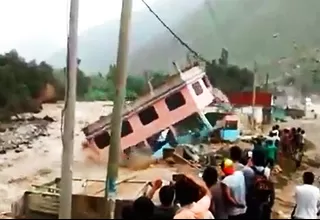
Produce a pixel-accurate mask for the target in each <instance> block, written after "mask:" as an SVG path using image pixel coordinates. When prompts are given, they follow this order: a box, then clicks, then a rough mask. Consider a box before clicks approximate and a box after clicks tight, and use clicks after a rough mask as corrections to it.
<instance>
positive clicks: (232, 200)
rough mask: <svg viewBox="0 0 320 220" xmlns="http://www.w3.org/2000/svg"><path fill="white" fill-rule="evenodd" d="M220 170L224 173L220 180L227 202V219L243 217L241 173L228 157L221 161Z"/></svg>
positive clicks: (242, 180)
mask: <svg viewBox="0 0 320 220" xmlns="http://www.w3.org/2000/svg"><path fill="white" fill-rule="evenodd" d="M221 170H222V172H223V173H224V174H225V177H224V178H223V180H222V191H223V195H224V197H225V199H226V201H227V204H228V219H243V218H245V215H246V211H247V206H246V185H245V179H244V176H243V173H242V171H236V170H235V167H234V165H233V162H232V160H230V159H226V160H224V161H223V162H222V163H221Z"/></svg>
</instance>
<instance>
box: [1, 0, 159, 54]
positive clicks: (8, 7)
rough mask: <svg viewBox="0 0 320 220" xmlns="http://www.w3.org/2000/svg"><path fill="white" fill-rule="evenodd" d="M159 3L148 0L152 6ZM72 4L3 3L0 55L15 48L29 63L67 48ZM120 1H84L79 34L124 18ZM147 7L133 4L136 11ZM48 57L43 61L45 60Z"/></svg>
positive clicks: (55, 0)
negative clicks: (121, 13)
mask: <svg viewBox="0 0 320 220" xmlns="http://www.w3.org/2000/svg"><path fill="white" fill-rule="evenodd" d="M153 1H155V0H148V1H147V2H148V3H152V2H153ZM69 2H70V0H0V24H1V25H0V28H1V34H0V53H3V52H5V51H9V50H11V49H12V48H15V49H17V50H18V52H19V53H20V54H21V55H23V56H25V57H26V58H27V59H32V58H38V59H40V58H41V56H44V54H48V55H49V54H50V53H52V52H54V51H55V50H57V48H59V47H64V45H65V44H66V36H67V22H68V16H69V15H68V10H69ZM121 2H122V1H120V0H80V12H79V33H81V32H82V31H85V30H87V29H88V28H90V27H92V26H95V25H100V24H102V23H104V22H105V21H108V20H112V19H117V18H119V17H120V10H121ZM144 7H145V6H144V5H143V3H142V2H141V0H133V10H134V11H138V10H141V9H142V8H144ZM44 58H45V57H42V59H44Z"/></svg>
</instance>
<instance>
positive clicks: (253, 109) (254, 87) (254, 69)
mask: <svg viewBox="0 0 320 220" xmlns="http://www.w3.org/2000/svg"><path fill="white" fill-rule="evenodd" d="M257 71H258V65H257V62H256V61H254V67H253V82H252V129H253V130H254V131H255V130H256V127H255V105H256V87H257V86H256V83H257V82H256V76H257Z"/></svg>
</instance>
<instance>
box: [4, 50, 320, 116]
mask: <svg viewBox="0 0 320 220" xmlns="http://www.w3.org/2000/svg"><path fill="white" fill-rule="evenodd" d="M314 53H316V52H314ZM314 53H312V54H314ZM310 57H313V58H310ZM79 61H80V60H79ZM298 61H299V62H298ZM285 63H286V66H292V65H293V64H292V63H290V62H289V61H286V62H284V63H283V65H284V64H285ZM296 63H298V64H299V69H300V70H301V71H304V72H307V67H308V68H309V70H308V71H309V73H310V74H308V75H306V74H305V75H303V76H302V74H296V75H294V74H291V75H290V76H289V77H287V78H286V79H285V80H284V82H283V84H295V85H299V86H300V87H301V89H303V88H304V89H305V90H308V91H315V90H317V91H318V90H319V88H320V87H319V86H318V85H319V83H320V71H319V69H320V68H318V67H319V64H318V63H319V61H318V60H317V59H315V55H314V56H311V55H310V56H307V58H306V57H305V58H300V59H298V60H294V64H295V65H298V64H296ZM79 66H80V67H81V63H80V62H79ZM282 67H283V66H282ZM205 68H206V73H207V75H208V78H209V80H210V82H211V84H212V85H213V86H215V87H218V88H220V89H221V90H222V91H224V92H234V91H243V90H250V89H251V88H252V82H253V72H252V71H251V70H249V69H247V68H240V67H239V66H236V65H231V64H229V53H228V51H227V50H225V49H223V50H222V53H221V56H220V58H219V59H218V60H213V61H212V62H211V63H207V64H206V66H205ZM288 68H289V67H288ZM296 69H297V67H296ZM296 72H298V71H297V70H296ZM115 74H116V66H115V65H110V66H109V73H108V74H106V75H103V74H101V73H98V74H95V75H91V76H87V75H86V74H85V73H84V72H83V71H82V70H81V69H78V75H77V99H78V100H80V101H81V100H86V101H94V100H101V101H102V100H113V98H114V96H115ZM167 77H169V75H166V74H164V73H161V72H152V71H149V72H148V74H147V73H145V74H144V75H143V76H141V75H129V76H128V78H127V90H126V92H127V93H126V98H127V100H130V101H132V100H135V99H137V98H138V97H139V96H142V95H144V94H145V93H147V92H148V91H149V90H150V89H151V88H150V85H152V88H156V87H158V86H159V85H161V84H163V83H164V82H165V81H166V79H167ZM0 83H1V87H0V119H4V118H8V117H9V116H11V115H16V114H18V113H21V112H36V111H39V110H40V109H41V103H42V102H46V101H50V97H49V98H48V97H46V89H47V85H48V84H49V85H51V86H53V87H54V89H55V93H56V94H55V100H57V99H59V100H62V99H63V98H64V91H65V88H64V87H65V69H59V70H54V69H53V68H52V67H51V66H50V65H49V64H47V63H45V62H40V63H39V64H37V63H36V62H35V61H30V62H26V61H25V60H24V59H23V58H22V57H20V56H19V55H18V53H17V52H16V51H14V50H13V51H11V52H9V53H6V54H4V55H0ZM305 92H307V91H305ZM51 99H52V98H51Z"/></svg>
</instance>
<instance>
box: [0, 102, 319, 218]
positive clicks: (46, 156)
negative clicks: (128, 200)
mask: <svg viewBox="0 0 320 220" xmlns="http://www.w3.org/2000/svg"><path fill="white" fill-rule="evenodd" d="M43 108H44V109H43V111H42V112H41V113H40V114H39V115H36V116H38V117H43V116H45V115H48V116H50V117H53V118H54V119H55V120H56V122H53V123H51V124H49V126H48V128H47V129H48V130H47V131H48V133H49V134H50V135H49V136H41V137H39V138H38V139H35V140H33V143H32V146H33V148H32V149H28V150H26V151H24V152H21V153H19V154H17V153H14V152H8V153H7V154H4V155H0V163H1V165H3V164H4V163H5V164H7V165H6V166H3V167H1V168H0V213H1V212H6V211H10V205H11V203H12V202H13V201H14V200H16V199H17V198H18V197H20V196H21V195H22V194H23V192H24V191H25V190H26V189H28V188H29V186H30V185H31V184H37V183H44V182H47V181H50V180H52V179H54V178H55V177H58V176H60V165H61V150H62V143H61V138H60V125H61V124H60V123H61V121H60V120H61V110H62V108H63V104H46V105H44V106H43ZM76 109H77V110H76V128H75V145H74V146H75V148H74V164H73V175H74V177H79V178H86V179H104V178H105V175H106V166H105V165H103V166H101V165H100V166H99V165H96V164H92V163H90V162H87V161H85V159H84V155H83V153H82V151H81V142H82V141H83V140H84V135H83V134H82V132H81V128H82V127H84V126H85V125H86V124H87V123H90V122H93V121H95V120H96V119H98V118H99V116H101V115H106V114H107V113H109V112H110V111H111V110H112V107H111V106H110V104H108V103H107V102H78V103H77V105H76ZM316 110H317V112H318V114H319V113H320V105H319V108H317V109H316ZM281 126H299V127H302V128H303V129H305V130H306V134H307V138H308V139H309V140H311V141H312V142H314V143H315V144H316V145H317V143H319V141H320V135H319V134H318V132H319V131H320V119H317V120H291V121H289V122H287V123H283V124H281ZM306 155H307V156H308V157H310V158H313V159H317V158H320V150H319V149H318V148H315V149H313V150H311V151H309V152H307V153H306ZM319 161H320V160H319ZM304 166H305V168H307V169H311V170H313V171H314V172H315V173H316V174H317V175H318V176H320V171H318V170H317V169H316V168H315V167H311V166H307V165H304ZM174 171H175V170H174V169H172V170H171V171H170V172H168V171H167V169H164V168H159V167H154V168H152V169H148V170H145V171H143V172H140V174H139V179H153V178H158V177H161V178H163V179H168V180H169V178H171V175H172V172H174ZM301 172H302V171H300V172H298V173H296V174H292V175H291V176H290V177H288V178H287V180H286V182H285V184H283V186H281V190H280V189H279V190H277V203H276V205H275V211H276V212H279V213H280V214H281V218H286V217H288V216H289V215H290V212H291V205H292V203H293V202H294V201H293V197H292V195H293V189H294V186H295V184H297V183H299V179H300V178H301ZM128 173H130V171H128V170H126V169H120V172H119V179H121V178H122V177H124V176H126V175H127V174H128ZM119 190H120V189H119ZM124 190H125V192H128V191H127V190H129V191H130V189H124ZM134 191H136V190H134ZM124 194H125V193H124Z"/></svg>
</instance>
